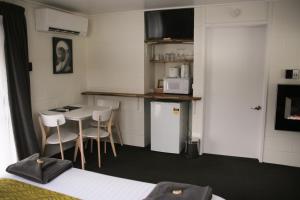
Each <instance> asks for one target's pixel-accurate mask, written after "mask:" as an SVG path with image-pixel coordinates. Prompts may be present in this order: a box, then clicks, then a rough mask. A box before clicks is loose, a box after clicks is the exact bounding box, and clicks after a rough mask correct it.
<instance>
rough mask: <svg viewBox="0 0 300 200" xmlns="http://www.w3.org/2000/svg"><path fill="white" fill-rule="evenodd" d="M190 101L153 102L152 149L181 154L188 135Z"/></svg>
mask: <svg viewBox="0 0 300 200" xmlns="http://www.w3.org/2000/svg"><path fill="white" fill-rule="evenodd" d="M188 109H189V107H188V102H158V101H152V102H151V150H152V151H159V152H166V153H176V154H179V153H180V152H181V150H182V149H183V147H184V144H185V141H186V138H187V136H188Z"/></svg>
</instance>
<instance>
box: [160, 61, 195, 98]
mask: <svg viewBox="0 0 300 200" xmlns="http://www.w3.org/2000/svg"><path fill="white" fill-rule="evenodd" d="M191 85H192V81H191V79H190V78H189V65H187V64H182V65H180V66H176V67H169V69H168V77H167V78H164V80H163V93H169V94H190V93H191Z"/></svg>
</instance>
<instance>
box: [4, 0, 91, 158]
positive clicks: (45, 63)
mask: <svg viewBox="0 0 300 200" xmlns="http://www.w3.org/2000/svg"><path fill="white" fill-rule="evenodd" d="M8 2H11V3H14V4H19V5H21V6H23V7H24V8H25V14H26V20H27V32H28V46H29V60H30V62H32V65H33V71H32V72H30V81H31V101H32V110H33V116H34V123H35V129H36V132H37V134H38V137H39V139H40V134H41V133H40V128H39V125H38V122H37V114H38V112H41V111H43V110H47V109H50V108H55V107H57V106H62V105H68V104H72V103H80V102H82V101H83V98H82V95H81V94H80V93H81V92H82V91H84V90H86V38H83V37H70V36H67V35H59V34H50V33H43V32H37V31H36V30H35V18H34V9H35V8H36V7H45V6H41V5H38V4H31V3H24V2H21V1H13V0H11V1H8ZM52 37H62V38H70V39H72V41H73V71H74V73H72V74H61V75H54V74H53V67H52ZM47 152H48V153H49V154H52V153H54V152H59V148H56V147H55V146H54V147H53V148H51V147H50V148H48V151H47Z"/></svg>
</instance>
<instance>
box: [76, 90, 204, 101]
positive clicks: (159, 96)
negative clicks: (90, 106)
mask: <svg viewBox="0 0 300 200" xmlns="http://www.w3.org/2000/svg"><path fill="white" fill-rule="evenodd" d="M81 94H82V95H102V96H119V97H140V98H145V99H155V100H177V101H200V100H201V97H193V96H192V95H184V94H164V93H147V94H136V93H117V92H95V91H86V92H82V93H81Z"/></svg>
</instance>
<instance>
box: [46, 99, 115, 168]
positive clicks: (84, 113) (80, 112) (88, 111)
mask: <svg viewBox="0 0 300 200" xmlns="http://www.w3.org/2000/svg"><path fill="white" fill-rule="evenodd" d="M72 106H74V107H79V108H78V109H75V110H70V111H66V112H57V111H53V110H47V111H44V112H42V113H43V114H47V115H51V114H58V113H60V114H63V115H64V116H65V118H66V120H70V121H76V122H78V127H79V130H78V132H79V138H80V145H79V148H80V157H81V168H82V169H85V157H84V148H83V135H82V131H83V128H82V121H83V120H87V119H90V118H91V117H92V115H93V111H95V110H98V111H102V110H103V111H104V110H108V109H111V108H109V107H104V106H88V105H72Z"/></svg>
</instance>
